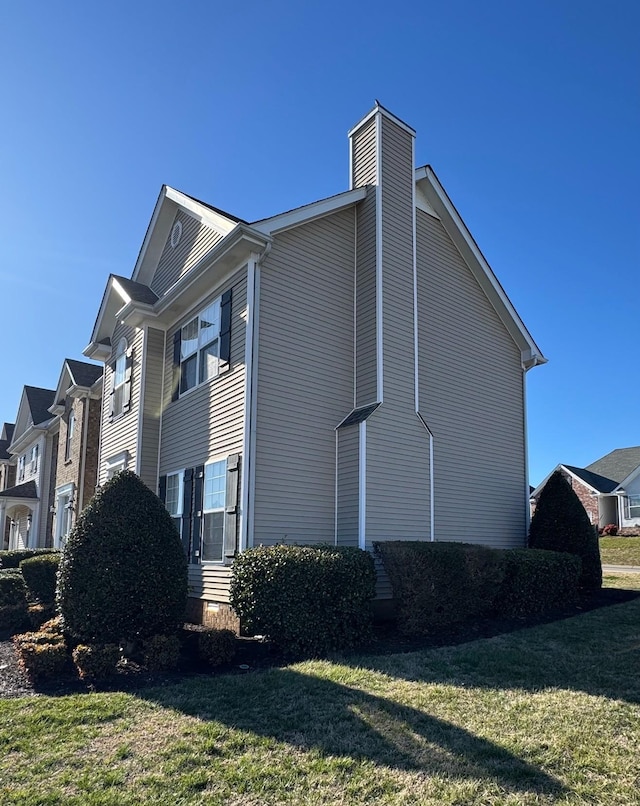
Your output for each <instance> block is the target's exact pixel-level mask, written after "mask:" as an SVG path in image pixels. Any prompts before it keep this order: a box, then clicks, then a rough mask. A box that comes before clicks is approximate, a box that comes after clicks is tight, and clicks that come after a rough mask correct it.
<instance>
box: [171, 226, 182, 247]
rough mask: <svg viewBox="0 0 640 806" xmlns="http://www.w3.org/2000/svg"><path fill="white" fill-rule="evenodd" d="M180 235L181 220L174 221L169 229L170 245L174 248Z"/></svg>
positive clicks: (178, 241)
mask: <svg viewBox="0 0 640 806" xmlns="http://www.w3.org/2000/svg"><path fill="white" fill-rule="evenodd" d="M181 237H182V222H181V221H176V223H175V224H174V225H173V229H172V230H171V246H172V247H173V248H174V249H175V248H176V246H177V245H178V244H179V243H180V238H181Z"/></svg>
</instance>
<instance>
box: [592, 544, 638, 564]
mask: <svg viewBox="0 0 640 806" xmlns="http://www.w3.org/2000/svg"><path fill="white" fill-rule="evenodd" d="M600 557H601V559H602V562H603V563H605V564H606V565H640V537H601V538H600Z"/></svg>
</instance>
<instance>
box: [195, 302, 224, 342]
mask: <svg viewBox="0 0 640 806" xmlns="http://www.w3.org/2000/svg"><path fill="white" fill-rule="evenodd" d="M219 330H220V303H219V302H218V301H216V302H214V303H213V304H212V305H209V307H208V308H205V310H204V311H203V312H202V313H201V314H200V346H201V347H202V345H204V344H208V343H209V342H210V341H213V339H215V338H217V337H218V332H219Z"/></svg>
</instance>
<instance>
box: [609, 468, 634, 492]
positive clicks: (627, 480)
mask: <svg viewBox="0 0 640 806" xmlns="http://www.w3.org/2000/svg"><path fill="white" fill-rule="evenodd" d="M639 475H640V465H638V467H636V469H635V470H632V471H631V473H629V475H628V476H627V477H626V478H624V479H622V481H621V482H620V483H619V484H618V486H617V487H615V488H614V489H613V490H612V491H611V494H612V495H613V494H614V493H617V492H618V490H621V491H622V492H625V491H626V488H627V486H628V485H629V484H630V483H631V482H632V481H634V480H635V479H637V478H638V476H639Z"/></svg>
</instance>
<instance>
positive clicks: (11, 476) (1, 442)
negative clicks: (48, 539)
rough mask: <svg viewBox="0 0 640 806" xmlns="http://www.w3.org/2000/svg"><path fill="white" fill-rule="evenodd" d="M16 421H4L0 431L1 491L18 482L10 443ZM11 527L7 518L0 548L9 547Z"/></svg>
mask: <svg viewBox="0 0 640 806" xmlns="http://www.w3.org/2000/svg"><path fill="white" fill-rule="evenodd" d="M13 428H14V423H3V425H2V432H0V492H2V491H3V490H6V489H8V488H9V487H13V486H14V484H15V483H16V468H15V465H13V464H12V463H11V454H10V453H9V445H10V444H11V438H12V437H13ZM1 511H2V502H1V501H0V512H1ZM10 528H11V525H10V522H9V520H8V519H7V520H5V523H4V526H3V528H2V532H0V548H2V549H7V548H9V529H10Z"/></svg>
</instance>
